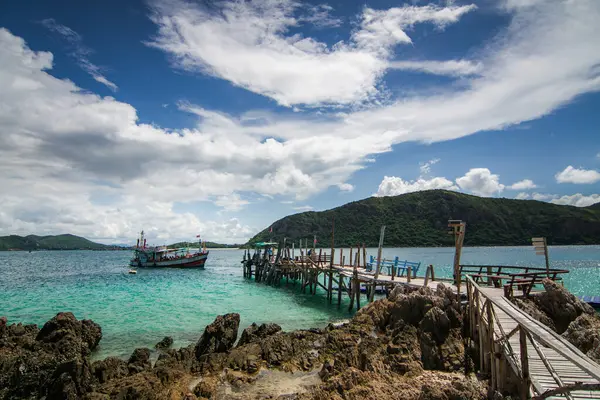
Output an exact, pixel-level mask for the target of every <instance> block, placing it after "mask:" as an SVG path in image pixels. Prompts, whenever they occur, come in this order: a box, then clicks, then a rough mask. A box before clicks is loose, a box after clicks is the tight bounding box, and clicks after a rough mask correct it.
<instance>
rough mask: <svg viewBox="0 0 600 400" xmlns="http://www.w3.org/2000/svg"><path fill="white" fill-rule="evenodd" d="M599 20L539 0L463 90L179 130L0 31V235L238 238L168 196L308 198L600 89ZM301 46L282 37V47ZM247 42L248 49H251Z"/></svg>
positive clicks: (214, 115)
mask: <svg viewBox="0 0 600 400" xmlns="http://www.w3.org/2000/svg"><path fill="white" fill-rule="evenodd" d="M184 11H185V10H184ZM186 15H187V18H186V19H184V20H185V21H188V20H189V19H190V18H192V17H196V16H197V15H195V14H193V13H190V14H186ZM211 18H212V17H211ZM598 20H600V3H599V2H597V1H595V0H579V1H577V2H562V1H543V2H539V3H536V4H535V5H532V6H529V7H521V8H518V9H515V10H514V11H511V14H510V23H509V26H508V27H507V28H506V29H504V30H503V31H501V32H500V33H499V35H498V36H497V37H496V38H494V40H493V41H491V42H489V43H483V44H482V46H481V51H479V52H478V53H477V54H478V59H477V60H474V61H477V62H482V64H483V65H485V69H483V70H482V71H481V73H480V74H479V75H478V76H476V77H470V78H465V80H466V82H465V84H464V85H461V87H459V88H457V87H454V86H451V87H442V88H440V90H438V91H436V94H435V95H431V94H428V93H426V94H422V93H417V94H416V95H414V96H412V95H411V96H408V97H405V98H399V99H397V101H396V102H394V103H391V104H386V105H379V106H377V107H373V108H372V109H370V110H367V111H358V112H357V111H351V110H346V111H347V112H346V113H345V114H343V115H342V114H340V115H331V114H321V115H317V114H316V113H312V114H309V113H293V115H292V116H290V115H287V114H286V115H284V116H282V115H274V114H269V113H267V112H257V111H249V112H247V113H244V114H241V115H235V116H232V115H227V114H224V113H218V112H213V111H208V110H204V109H202V108H201V107H197V106H191V105H190V107H188V108H187V110H188V111H189V112H195V113H196V114H197V115H198V117H199V121H198V124H197V125H196V126H193V127H190V128H189V129H181V130H170V129H168V127H166V128H164V129H163V128H161V127H158V126H150V125H146V124H142V123H140V122H139V120H138V116H137V112H136V110H135V108H134V107H133V106H132V105H129V104H127V103H123V102H119V101H117V100H115V99H113V98H110V97H100V96H97V95H94V94H91V93H89V92H86V91H83V90H81V88H80V87H78V86H77V85H75V84H74V83H73V82H72V81H69V80H66V79H65V80H61V79H57V78H55V77H53V76H52V75H50V72H52V71H51V70H52V59H53V57H52V54H51V53H48V52H43V51H32V50H31V49H29V47H28V46H27V45H26V44H25V42H24V41H23V40H22V39H21V38H18V37H16V36H14V35H12V34H11V33H10V32H8V31H7V30H5V29H0V61H1V64H2V68H1V69H0V87H2V95H1V96H0V140H1V141H2V146H0V171H3V173H2V174H0V187H2V188H3V189H4V190H2V191H0V204H2V209H1V210H0V230H1V231H2V233H42V232H48V231H49V230H56V231H55V233H59V232H61V231H62V232H69V231H70V232H73V233H75V234H83V235H86V236H89V237H92V238H99V237H102V238H122V237H135V236H136V234H135V233H136V232H137V231H138V230H140V229H141V228H144V227H145V226H150V227H154V228H155V229H156V230H155V231H153V232H155V233H156V234H157V235H158V234H159V233H160V234H161V235H171V236H173V237H176V236H177V237H178V236H180V235H183V236H184V237H183V238H182V239H187V238H189V237H188V236H190V235H195V234H196V233H198V231H199V230H200V233H202V232H208V231H212V230H213V227H214V231H215V232H218V234H219V235H227V237H229V235H231V236H232V237H233V235H238V236H239V235H243V234H244V233H243V232H245V231H246V232H248V230H247V228H248V227H247V226H246V225H244V224H243V223H240V222H239V221H238V223H237V224H234V223H230V222H229V221H206V220H205V218H204V215H201V216H196V215H195V214H194V213H181V212H176V211H174V210H176V209H177V207H176V205H175V204H174V203H173V201H174V200H173V199H177V201H178V202H182V203H186V202H197V201H211V200H212V199H214V198H215V197H218V196H226V195H231V194H232V193H258V194H262V195H271V196H278V195H280V196H290V197H295V198H296V199H297V200H301V199H306V198H308V197H310V196H311V195H314V194H315V193H319V192H321V191H323V190H325V189H327V188H329V187H333V186H335V187H338V185H340V184H342V183H343V182H347V181H348V180H349V179H350V177H351V175H352V174H353V173H354V172H356V171H357V170H359V169H361V168H363V167H364V166H365V165H367V163H368V162H369V160H373V159H375V158H376V157H375V156H376V155H377V154H380V153H383V152H388V151H391V150H392V146H393V145H396V144H398V143H403V142H407V141H419V142H425V143H432V142H438V141H444V140H451V139H455V138H459V137H464V136H466V135H470V134H473V133H475V132H480V131H482V132H483V131H488V130H498V129H503V128H505V127H507V126H510V125H514V124H519V123H522V122H524V121H529V120H534V119H536V118H540V117H542V116H544V115H547V114H549V113H551V112H553V111H554V110H556V109H557V108H558V107H561V106H564V105H566V104H568V103H569V102H571V101H572V100H573V99H575V98H576V97H577V96H579V95H581V94H583V93H587V92H591V91H597V90H599V89H600V77H599V76H598V74H597V66H598V65H599V64H600V53H599V52H598V51H596V50H597V43H598V41H599V40H600V25H599V24H598V23H597V21H598ZM208 22H210V24H212V23H213V22H212V19H209V20H208ZM217 22H218V23H219V24H221V25H220V26H219V28H220V29H221V28H223V26H222V22H219V21H217ZM234 22H235V21H234ZM210 24H209V25H210ZM195 25H196V24H191V25H190V31H195V27H194V26H195ZM200 25H201V24H200ZM210 26H212V25H210ZM225 28H226V27H225ZM223 29H224V28H223ZM358 29H360V28H358ZM209 33H210V32H209ZM217 33H218V32H217ZM278 35H279V36H281V35H280V34H279V33H278ZM229 37H230V36H227V38H229ZM222 38H223V37H222ZM277 38H278V37H276V39H277ZM266 39H267V41H266V42H265V43H266V44H268V43H271V42H268V39H270V37H266ZM202 40H203V39H202ZM284 41H285V40H284ZM273 43H275V42H273ZM276 43H277V44H280V43H281V42H280V41H279V39H277V41H276ZM295 43H296V42H293V43H292V44H290V42H288V41H285V43H282V46H283V49H284V50H286V51H287V50H290V49H289V48H288V47H287V46H288V45H290V46H293V47H295ZM219 44H220V43H215V45H216V46H219ZM299 45H300V44H299ZM269 46H270V44H269ZM246 48H247V49H250V50H249V51H250V53H248V54H256V46H247V47H245V48H244V49H246ZM227 49H230V47H227ZM270 49H271V48H270V47H268V46H267V54H275V55H277V54H279V53H278V52H275V51H271V50H270ZM259 50H261V49H259ZM291 50H293V49H291ZM261 51H262V50H261ZM261 51H259V53H261ZM303 51H304V52H305V53H306V51H305V50H303ZM336 51H337V50H336V49H335V51H330V53H332V54H335V52H336ZM348 51H350V50H348ZM352 51H355V50H354V49H352ZM261 54H264V52H262V53H261ZM294 54H295V53H294ZM361 54H363V53H361ZM248 57H250V55H248ZM252 57H253V56H252ZM261 57H262V56H261ZM328 57H330V55H329V53H327V56H326V57H321V55H320V53H317V55H316V56H315V57H314V60H315V65H317V66H318V67H319V68H317V69H316V71H317V72H315V75H316V76H320V77H321V78H320V79H322V77H323V76H324V75H323V73H321V72H319V71H320V70H321V68H323V66H324V65H325V66H332V64H331V63H330V61H329V58H328ZM378 57H379V56H378ZM236 59H237V61H239V58H236ZM251 59H253V58H251ZM292 59H294V58H293V57H292ZM346 61H350V60H346ZM346 61H344V62H343V63H342V64H345V63H346ZM386 62H387V61H386ZM266 64H269V63H266ZM350 64H352V63H350ZM557 65H560V68H556V66H557ZM268 69H269V68H267V70H268ZM300 69H305V70H310V68H308V69H307V68H306V66H305V65H304V64H303V67H302V68H300ZM369 71H371V70H369ZM269 72H270V71H267V72H265V73H266V74H268V73H269ZM261 73H262V72H261ZM336 73H337V71H336ZM261 76H262V75H257V77H258V78H260V77H261ZM277 76H278V77H282V75H277ZM301 77H302V76H301ZM258 78H257V79H258ZM359 81H360V82H364V80H360V79H359ZM252 82H255V81H252ZM258 82H260V79H258ZM253 84H254V83H253ZM355 86H356V85H355ZM280 93H282V92H281V91H280ZM287 93H288V92H286V94H287ZM290 93H291V92H290ZM329 93H332V92H329ZM307 98H309V97H307ZM313 99H314V97H313ZM290 114H292V113H290ZM482 134H485V133H482ZM323 149H326V151H323ZM6 171H8V172H6ZM443 179H445V178H443ZM198 182H200V184H198ZM448 182H449V181H448ZM413 183H414V182H413ZM408 184H411V182H408ZM450 184H452V182H450ZM445 185H447V183H445ZM498 185H499V184H498ZM400 186H401V185H400ZM159 214H160V215H161V217H160V218H155V217H156V215H159ZM199 215H200V214H199ZM238 225H239V227H238ZM223 226H225V228H223ZM248 229H249V228H248ZM248 236H249V234H248ZM227 237H223V239H227ZM207 240H212V238H208V237H207ZM215 241H218V239H215Z"/></svg>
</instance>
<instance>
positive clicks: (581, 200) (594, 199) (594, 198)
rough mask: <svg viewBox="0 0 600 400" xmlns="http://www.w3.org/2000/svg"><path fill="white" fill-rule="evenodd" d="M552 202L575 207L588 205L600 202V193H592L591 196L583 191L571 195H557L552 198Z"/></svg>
mask: <svg viewBox="0 0 600 400" xmlns="http://www.w3.org/2000/svg"><path fill="white" fill-rule="evenodd" d="M550 203H554V204H564V205H569V206H575V207H587V206H591V205H592V204H596V203H600V194H591V195H589V196H585V195H583V194H581V193H577V194H574V195H571V196H568V195H567V196H561V197H558V196H557V197H556V198H554V199H552V200H550Z"/></svg>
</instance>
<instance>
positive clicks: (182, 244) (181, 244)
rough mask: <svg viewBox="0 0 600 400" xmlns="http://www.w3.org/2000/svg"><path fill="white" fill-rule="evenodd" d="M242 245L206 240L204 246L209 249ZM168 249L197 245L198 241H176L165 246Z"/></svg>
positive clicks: (232, 247) (239, 245)
mask: <svg viewBox="0 0 600 400" xmlns="http://www.w3.org/2000/svg"><path fill="white" fill-rule="evenodd" d="M241 246H243V245H241V244H221V243H215V242H206V247H207V248H209V249H237V248H239V247H241ZM167 247H168V248H170V249H176V248H179V247H198V242H178V243H173V244H170V245H168V246H167Z"/></svg>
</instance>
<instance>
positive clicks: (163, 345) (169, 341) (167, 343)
mask: <svg viewBox="0 0 600 400" xmlns="http://www.w3.org/2000/svg"><path fill="white" fill-rule="evenodd" d="M172 345H173V338H172V337H171V336H165V337H164V338H163V339H162V340H161V341H160V342H158V343H156V344H155V345H154V347H155V348H157V349H168V348H169V347H171V346H172Z"/></svg>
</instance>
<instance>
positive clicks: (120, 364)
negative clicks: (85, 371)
mask: <svg viewBox="0 0 600 400" xmlns="http://www.w3.org/2000/svg"><path fill="white" fill-rule="evenodd" d="M92 373H93V374H94V376H95V377H96V379H97V380H98V382H100V383H105V382H107V381H109V380H111V379H117V378H122V377H124V376H127V375H128V374H129V369H128V367H127V363H126V362H125V361H123V360H121V359H120V358H118V357H108V358H105V359H104V360H100V361H96V362H94V363H93V364H92Z"/></svg>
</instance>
